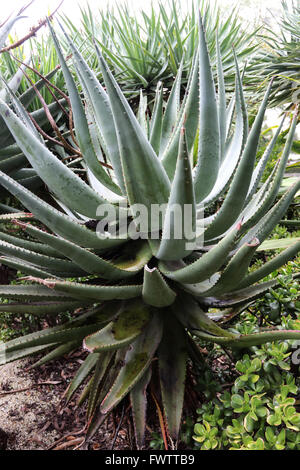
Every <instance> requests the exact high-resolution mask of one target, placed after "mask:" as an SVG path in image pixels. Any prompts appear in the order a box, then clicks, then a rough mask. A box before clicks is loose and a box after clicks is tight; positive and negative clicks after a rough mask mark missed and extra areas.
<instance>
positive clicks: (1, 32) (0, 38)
mask: <svg viewBox="0 0 300 470" xmlns="http://www.w3.org/2000/svg"><path fill="white" fill-rule="evenodd" d="M22 18H25V16H20V15H17V16H15V17H14V18H11V19H9V20H8V21H6V22H5V24H4V25H3V26H2V27H1V29H0V49H2V48H3V47H4V44H5V41H6V39H7V37H8V35H9V32H10V30H11V28H12V27H13V25H14V24H15V23H16V21H18V20H21V19H22Z"/></svg>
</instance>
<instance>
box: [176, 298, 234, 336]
mask: <svg viewBox="0 0 300 470" xmlns="http://www.w3.org/2000/svg"><path fill="white" fill-rule="evenodd" d="M172 310H173V312H174V314H175V315H176V317H177V319H178V321H179V322H180V323H181V324H182V325H183V326H184V327H185V328H187V329H188V330H190V331H192V332H193V333H195V332H196V331H198V330H200V331H205V332H206V333H210V334H213V335H216V336H222V337H228V338H232V337H233V335H232V333H229V332H228V331H226V330H224V329H223V328H220V327H219V326H218V325H217V324H216V323H215V322H214V321H213V320H211V319H210V318H209V317H208V316H207V314H206V313H205V312H203V310H202V309H201V308H200V306H199V305H198V303H197V302H196V301H195V300H194V299H193V298H191V296H187V295H185V294H182V295H181V296H180V297H179V298H178V299H177V300H176V303H175V304H174V305H173V306H172Z"/></svg>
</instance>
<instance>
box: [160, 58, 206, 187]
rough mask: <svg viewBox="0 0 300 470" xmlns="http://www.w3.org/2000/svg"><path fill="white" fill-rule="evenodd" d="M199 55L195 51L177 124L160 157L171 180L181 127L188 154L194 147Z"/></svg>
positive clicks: (197, 110)
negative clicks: (183, 130)
mask: <svg viewBox="0 0 300 470" xmlns="http://www.w3.org/2000/svg"><path fill="white" fill-rule="evenodd" d="M195 103H199V54H198V52H197V51H195V55H194V58H193V64H192V68H191V72H190V75H189V80H188V84H187V87H186V92H185V95H184V98H183V101H182V104H181V107H180V113H179V116H178V120H177V124H176V126H175V128H174V130H173V133H172V135H171V137H170V139H169V142H168V145H167V148H166V150H165V152H164V154H163V155H162V156H161V160H162V163H163V166H164V168H165V170H166V172H167V174H168V176H169V178H170V180H172V179H173V176H174V173H175V169H176V163H177V157H178V148H179V142H180V134H181V129H182V127H185V129H186V131H185V132H186V142H187V148H188V152H189V153H191V152H192V149H193V147H194V142H195V138H196V135H197V130H198V126H199V106H198V105H197V106H195Z"/></svg>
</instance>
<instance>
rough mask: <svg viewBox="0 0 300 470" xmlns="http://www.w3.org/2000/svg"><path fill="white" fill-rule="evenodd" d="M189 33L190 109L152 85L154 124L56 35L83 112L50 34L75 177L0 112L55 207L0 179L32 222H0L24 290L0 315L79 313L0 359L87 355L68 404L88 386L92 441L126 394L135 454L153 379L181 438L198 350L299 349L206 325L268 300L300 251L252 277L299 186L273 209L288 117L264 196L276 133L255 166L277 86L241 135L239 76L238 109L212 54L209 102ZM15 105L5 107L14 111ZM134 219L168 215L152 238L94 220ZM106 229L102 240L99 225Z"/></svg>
mask: <svg viewBox="0 0 300 470" xmlns="http://www.w3.org/2000/svg"><path fill="white" fill-rule="evenodd" d="M199 24H200V27H199V45H198V50H197V52H195V55H194V59H193V65H192V68H191V71H190V75H189V81H188V85H187V89H186V92H185V95H184V96H183V97H182V98H181V96H180V84H181V70H179V72H178V75H177V78H176V80H175V82H174V85H173V88H172V91H171V93H170V96H169V97H168V101H167V103H166V105H164V94H163V85H162V84H159V85H158V88H157V93H156V100H155V106H154V110H153V113H152V115H151V116H149V113H148V112H147V106H146V98H145V97H144V96H142V95H141V102H140V109H139V113H138V116H137V117H136V116H135V114H134V113H133V111H132V109H131V108H130V106H129V104H128V102H127V101H126V99H125V97H124V95H123V94H122V91H121V89H120V88H119V86H118V84H117V82H116V81H115V79H114V77H113V75H112V73H111V72H110V70H109V68H108V66H107V64H106V62H105V60H104V59H103V57H102V55H101V51H100V50H99V49H98V47H97V46H96V45H95V48H96V52H97V56H98V60H99V64H100V66H101V71H102V74H103V79H104V82H105V88H103V87H102V86H101V84H100V83H99V82H98V80H97V79H96V76H95V74H94V73H93V71H91V70H90V69H89V67H88V66H87V64H86V62H85V60H84V59H83V57H82V56H81V55H80V53H79V51H78V50H77V49H76V48H75V47H74V45H73V44H72V42H71V40H69V39H68V36H67V35H66V40H68V41H69V46H70V49H71V52H72V57H73V65H74V68H75V71H76V74H77V77H78V79H79V80H80V83H81V87H82V91H83V93H84V100H82V96H81V94H80V93H79V92H78V90H77V88H76V85H75V81H74V78H73V75H72V73H71V72H70V70H69V68H68V67H67V65H66V62H65V59H64V56H63V54H62V50H61V48H60V45H59V42H58V40H57V37H56V35H55V32H54V31H53V29H52V27H51V25H50V24H49V27H50V28H51V33H52V36H53V41H54V44H55V47H56V49H57V53H58V56H59V59H60V63H61V66H62V70H63V73H64V77H65V81H66V87H67V89H68V92H69V96H70V100H71V103H72V109H73V117H74V135H75V137H76V139H75V140H74V142H76V144H75V143H74V142H73V145H74V147H75V146H76V149H77V150H79V151H80V153H81V155H82V158H81V159H80V162H81V165H82V168H83V169H84V170H85V171H86V173H85V174H86V177H84V178H81V177H79V176H78V175H77V174H76V173H74V172H73V171H72V169H71V168H69V167H67V166H66V165H65V164H64V162H62V161H61V160H60V159H59V158H58V157H57V156H56V155H55V154H54V153H52V152H51V151H50V150H49V149H48V148H47V146H46V145H45V143H44V142H43V140H42V138H40V137H39V136H38V135H37V133H36V132H34V131H33V130H32V128H31V126H29V125H26V118H25V117H24V113H22V112H21V107H20V106H15V111H16V112H14V111H13V110H12V109H11V108H10V107H9V106H8V105H7V104H6V103H4V102H3V101H1V102H0V112H1V116H2V117H3V119H4V120H5V122H6V125H7V126H8V128H9V129H10V131H11V133H12V135H13V136H14V139H15V141H16V144H17V145H18V146H19V147H20V149H21V150H22V152H23V153H24V155H26V157H27V159H28V161H29V162H30V164H31V166H32V167H33V169H34V170H35V171H36V173H37V175H38V176H39V177H40V178H41V179H42V180H43V181H44V183H45V184H46V186H47V187H48V188H49V191H50V193H51V194H52V196H53V204H50V203H49V201H47V202H45V201H44V200H43V199H42V198H40V197H38V196H36V195H35V194H34V193H32V192H31V191H30V190H29V189H26V188H25V187H23V186H22V185H21V184H20V183H18V182H17V181H15V180H14V179H12V178H11V177H10V176H8V175H7V174H5V173H4V172H0V184H1V185H2V186H3V187H4V188H6V190H7V191H9V192H10V193H11V194H12V195H13V196H15V197H16V198H17V199H18V200H19V202H20V203H21V204H22V205H23V206H24V207H25V208H26V209H27V210H28V211H29V212H26V213H17V214H7V215H2V216H0V220H1V222H2V223H3V224H4V225H3V226H2V227H3V228H2V231H1V241H0V252H1V253H2V256H1V259H0V261H1V263H2V264H4V265H8V266H10V267H13V268H15V269H18V270H19V271H21V272H22V273H23V274H24V275H26V276H28V277H26V278H25V279H24V278H23V283H18V282H17V283H15V284H13V285H7V286H0V297H1V298H2V299H3V301H2V304H1V305H0V311H4V312H11V313H18V314H24V313H31V314H33V315H39V316H43V315H47V316H48V317H49V316H54V317H55V316H57V315H58V314H59V313H61V312H65V311H74V312H75V313H76V314H75V315H74V316H73V317H72V319H71V320H70V321H68V322H67V323H64V324H61V325H59V326H55V327H51V328H47V329H44V330H42V331H39V332H35V333H32V334H30V335H27V336H24V337H20V338H17V339H14V340H11V341H9V342H7V343H5V344H1V345H0V361H1V363H2V364H3V363H6V362H9V361H13V360H16V359H19V358H22V357H25V356H28V355H31V354H34V353H41V352H43V356H42V359H41V360H39V361H38V363H37V364H43V363H45V362H47V361H50V360H52V359H55V358H57V357H59V356H61V355H64V354H66V353H68V352H71V351H72V350H74V349H76V348H77V347H79V346H80V345H81V344H82V343H83V345H84V348H85V349H86V350H87V351H88V356H87V358H86V359H85V361H84V363H83V364H82V365H81V367H80V369H79V370H78V373H77V374H76V376H75V377H74V379H73V381H72V383H71V384H70V386H69V388H68V390H67V392H66V399H67V400H69V399H70V398H71V396H72V395H73V394H74V392H75V391H76V390H77V389H78V388H79V386H80V385H81V384H82V383H83V382H84V380H85V379H86V378H87V377H91V378H90V381H89V382H88V384H87V385H86V387H85V389H84V392H83V394H82V396H81V398H80V400H81V401H83V400H84V399H85V398H87V397H88V398H89V400H88V412H87V413H88V422H89V430H88V437H90V436H91V435H92V434H93V432H94V431H95V429H96V427H97V426H98V425H99V423H101V422H102V421H103V420H104V419H105V418H106V416H107V415H108V414H109V413H110V411H111V410H112V409H113V408H114V407H115V406H116V405H117V404H118V403H120V402H121V400H123V398H124V397H125V396H126V395H127V394H130V399H131V404H132V411H133V417H134V423H135V431H136V440H137V445H138V447H139V448H140V447H141V446H142V445H143V439H144V433H145V415H146V390H147V387H148V385H149V384H150V381H151V375H152V373H153V377H154V378H155V380H156V379H157V377H158V378H159V382H160V392H159V393H160V395H159V397H160V398H159V400H160V399H161V401H162V403H163V409H164V415H165V419H166V422H167V427H168V432H169V435H170V438H171V439H172V440H173V442H176V440H177V439H178V433H179V430H180V423H181V417H182V409H183V403H184V390H185V376H186V367H187V361H188V359H191V360H192V361H195V360H197V358H199V350H198V348H197V344H196V342H195V338H196V337H198V338H200V339H202V340H205V341H209V342H213V343H216V344H219V345H222V346H224V347H228V348H229V347H230V348H247V347H250V346H252V345H257V344H258V345H259V344H262V343H265V342H269V341H274V340H283V339H300V331H297V330H281V329H270V330H264V331H262V332H260V333H257V334H250V335H247V336H245V335H239V334H235V333H232V332H231V331H229V330H227V329H223V328H221V327H220V326H219V325H218V324H217V322H214V321H213V320H212V319H211V318H210V315H209V309H210V308H211V307H216V308H220V309H222V308H226V309H230V308H236V307H240V306H243V304H244V303H247V302H249V301H250V300H252V299H255V298H256V297H259V296H260V295H262V294H263V293H264V292H266V291H267V290H268V289H269V288H270V287H274V286H276V280H271V281H267V282H259V281H261V280H263V279H264V278H265V277H266V276H267V275H268V274H269V273H271V272H273V271H274V270H275V269H277V268H278V267H279V266H281V265H283V264H284V263H286V262H287V261H288V260H290V259H292V258H293V257H294V256H295V255H296V254H297V252H298V251H299V248H300V243H299V242H298V243H295V244H293V245H291V246H290V247H289V248H287V249H286V250H285V251H282V252H281V253H280V254H279V255H277V256H276V257H274V258H272V259H271V260H270V261H268V262H267V263H265V264H264V265H263V266H262V267H260V268H259V269H257V270H254V271H253V270H251V271H249V270H248V268H249V266H250V263H251V260H252V259H253V257H254V256H255V253H256V250H257V249H258V247H259V246H260V244H261V243H262V242H263V241H264V240H265V239H266V238H267V237H268V236H269V234H270V233H271V231H272V230H273V228H274V227H275V225H276V224H277V223H278V222H279V221H280V220H281V219H282V216H283V214H284V213H285V211H286V210H287V208H288V206H289V204H290V203H291V201H292V200H293V197H294V195H295V194H296V192H297V191H298V190H299V188H300V181H298V182H296V183H295V184H294V185H293V186H292V187H291V188H290V189H289V190H288V191H287V192H286V193H285V194H284V195H283V196H282V197H281V198H278V197H277V196H278V190H279V188H280V183H281V180H282V177H283V175H284V171H285V166H286V162H287V159H288V156H289V152H290V149H291V145H292V142H293V136H294V132H295V128H296V123H297V116H296V114H295V115H294V118H293V122H292V125H291V128H290V131H289V135H288V138H287V141H286V144H285V148H284V150H283V153H282V156H281V158H280V161H278V163H277V165H276V167H275V168H274V171H273V172H272V174H271V175H270V177H269V178H268V179H267V181H266V182H265V183H263V184H260V180H261V176H262V173H263V171H264V168H265V165H266V163H267V161H268V157H269V156H270V154H271V152H272V149H273V147H274V145H275V142H276V138H277V137H278V135H279V133H280V131H281V127H282V123H281V125H280V126H279V127H278V130H277V132H276V134H275V136H274V138H273V139H272V141H271V142H270V145H269V147H268V148H267V150H266V152H265V154H264V155H263V157H262V159H261V160H260V161H259V163H258V164H257V165H256V166H255V158H256V150H257V147H258V142H259V137H260V133H261V128H262V124H263V118H264V113H265V110H266V107H267V102H268V96H269V94H270V90H271V87H272V83H270V85H269V87H268V89H267V91H266V94H265V97H264V100H263V102H262V104H261V107H260V109H259V111H258V114H257V116H256V118H255V121H254V123H253V125H252V127H251V130H250V131H249V129H248V117H247V108H246V104H245V100H244V95H243V88H242V80H241V76H240V72H239V67H238V63H237V61H236V86H235V96H234V97H233V98H232V99H231V101H230V102H229V103H227V100H226V96H225V86H224V78H223V72H222V62H221V59H220V57H221V56H220V51H219V50H218V85H217V92H216V87H215V84H214V80H213V75H212V70H211V66H210V60H209V54H208V50H207V45H206V41H205V30H204V27H203V24H202V20H201V18H200V23H199ZM13 101H14V103H15V104H16V99H15V97H14V100H13ZM220 201H222V203H221V205H220ZM136 205H139V206H142V207H144V208H146V209H147V210H148V211H150V210H151V208H152V207H153V206H155V205H157V206H159V207H160V206H161V205H165V207H166V211H165V212H164V216H163V217H161V218H159V220H158V221H156V225H155V229H154V230H153V232H152V231H150V229H149V233H147V234H145V233H143V236H141V237H132V236H130V234H128V233H127V234H125V235H124V233H122V234H121V233H120V232H121V228H120V227H121V225H120V221H114V220H110V219H109V217H108V218H106V219H105V216H104V211H103V210H102V209H103V208H105V209H106V210H107V212H108V213H110V210H112V211H115V212H117V213H118V215H119V217H120V219H122V220H123V222H124V220H125V221H126V223H129V222H130V223H131V222H132V221H134V223H135V225H136V226H138V223H137V220H136V219H134V215H133V208H134V207H135V206H136ZM185 206H187V207H188V208H189V216H190V219H189V220H190V227H189V230H187V232H188V233H187V234H186V231H184V233H183V235H182V236H181V237H177V236H176V230H175V228H176V227H175V225H176V224H177V225H178V223H179V222H178V218H176V217H172V211H173V208H174V207H177V208H178V207H179V208H181V209H182V210H183V212H184V208H185ZM216 207H218V210H217V211H216ZM99 214H100V215H99ZM203 214H204V216H203ZM26 217H27V218H29V220H26ZM24 218H25V220H24ZM104 221H105V223H104ZM181 222H182V224H183V223H184V222H183V221H181ZM114 223H115V228H116V230H115V234H112V233H111V232H110V231H107V227H106V228H105V224H106V225H107V224H108V225H113V224H114ZM98 224H102V225H103V227H104V229H103V230H102V231H101V230H100V231H99V230H98ZM11 226H12V227H13V228H14V229H15V233H14V234H12V233H11V230H9V227H11ZM5 227H6V229H5ZM96 227H97V230H96ZM103 227H102V228H103ZM105 230H106V231H105ZM16 232H17V233H16ZM166 233H167V234H168V236H165V234H166ZM145 235H146V236H145ZM134 238H135V239H134ZM24 280H25V284H24ZM49 350H50V352H49ZM154 359H157V361H156V360H154ZM155 390H156V391H157V388H155Z"/></svg>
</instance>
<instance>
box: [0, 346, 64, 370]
mask: <svg viewBox="0 0 300 470" xmlns="http://www.w3.org/2000/svg"><path fill="white" fill-rule="evenodd" d="M52 346H55V345H54V344H53V345H52ZM48 348H49V345H46V346H35V347H34V348H25V349H22V350H21V351H14V352H10V353H6V352H4V353H3V352H2V353H0V366H3V365H5V364H8V363H9V362H14V361H18V360H19V359H23V358H24V357H28V356H32V355H33V354H38V353H41V352H42V351H45V350H46V349H48Z"/></svg>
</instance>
